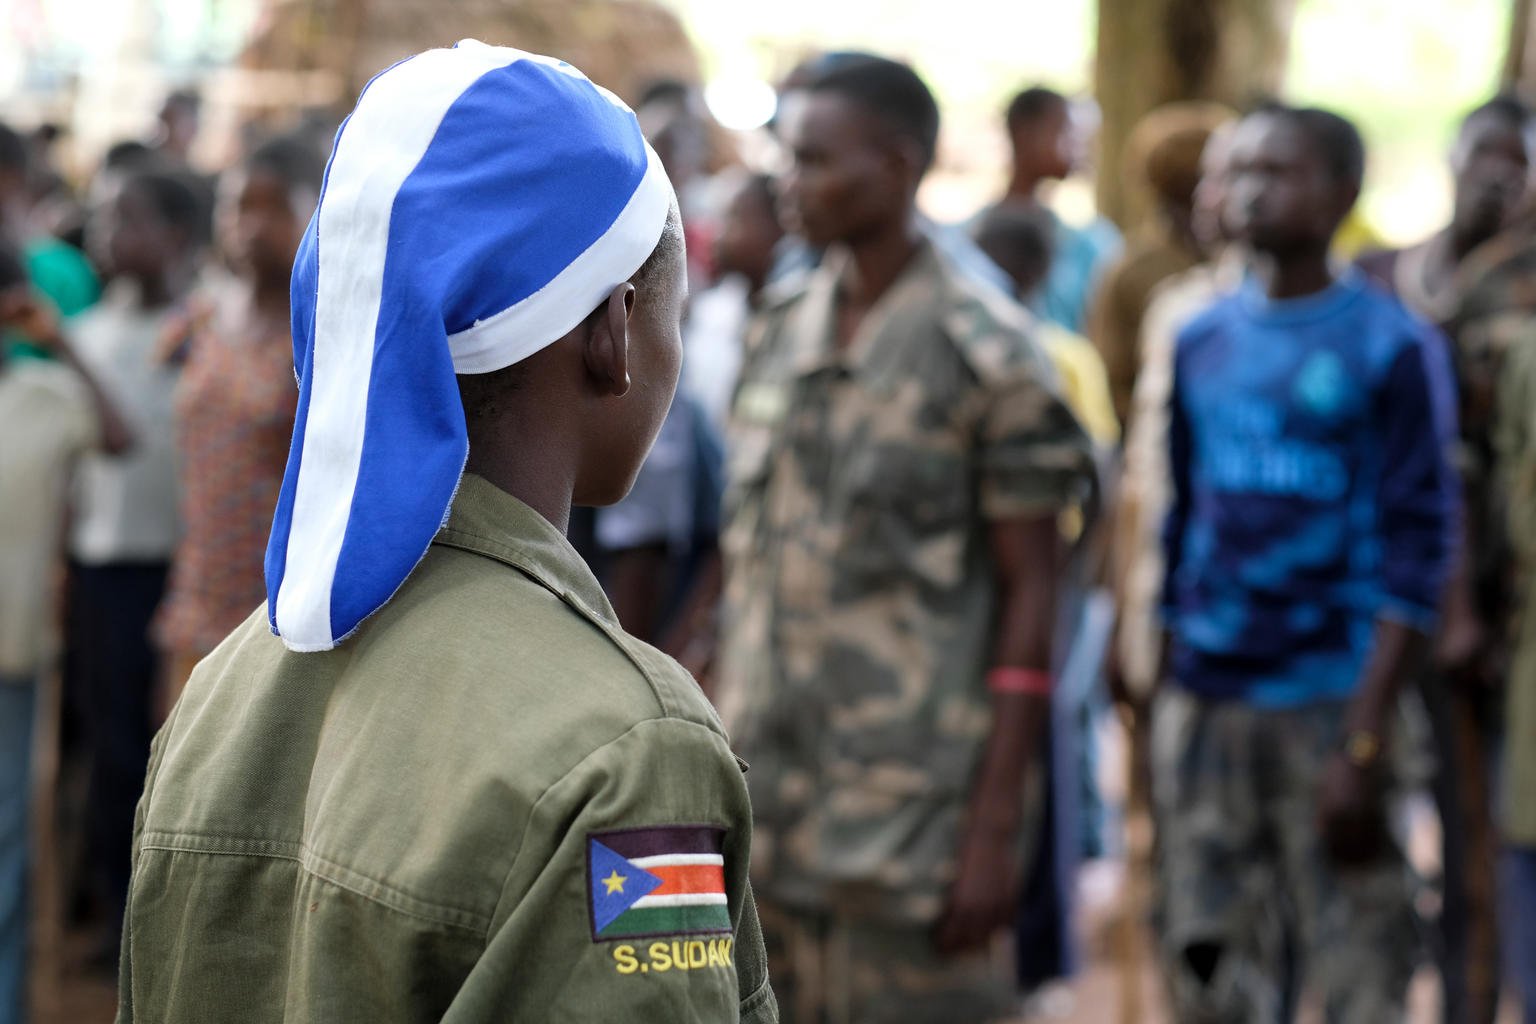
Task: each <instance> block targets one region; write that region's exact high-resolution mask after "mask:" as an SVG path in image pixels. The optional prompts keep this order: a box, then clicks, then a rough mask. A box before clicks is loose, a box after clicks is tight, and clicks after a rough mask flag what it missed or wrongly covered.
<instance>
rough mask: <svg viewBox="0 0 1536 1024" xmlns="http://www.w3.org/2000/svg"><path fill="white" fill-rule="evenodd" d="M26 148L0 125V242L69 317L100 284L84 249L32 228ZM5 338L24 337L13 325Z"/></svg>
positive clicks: (98, 291) (11, 340)
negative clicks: (14, 253)
mask: <svg viewBox="0 0 1536 1024" xmlns="http://www.w3.org/2000/svg"><path fill="white" fill-rule="evenodd" d="M28 149H29V147H28V146H27V143H26V140H24V139H23V138H22V137H21V136H20V135H18V134H16V132H14V131H12V130H11V129H10V128H9V127H7V126H6V125H3V124H0V241H4V242H5V243H6V244H9V245H11V246H14V247H15V248H16V249H17V250H19V252H20V253H21V258H22V263H23V265H24V267H25V269H26V272H27V278H28V280H30V281H31V282H32V288H33V290H34V291H36V292H37V293H39V294H40V295H41V296H42V297H43V298H45V299H47V300H48V301H49V302H50V303H52V304H53V306H54V308H55V309H57V310H58V312H59V314H60V315H61V316H64V317H72V316H74V315H76V314H77V313H80V312H82V311H83V310H85V309H88V308H89V307H90V306H91V304H92V303H94V302H95V301H96V299H97V297H98V296H99V295H100V294H101V285H100V283H99V282H98V280H97V278H96V272H95V271H94V270H93V269H91V264H90V261H89V260H87V259H86V258H85V254H84V253H82V252H81V251H80V250H79V249H76V248H75V247H74V246H72V245H68V244H66V243H65V242H61V241H59V240H58V239H57V238H53V237H51V236H49V235H44V234H39V233H38V232H37V231H36V230H35V225H34V217H33V207H32V203H33V198H34V196H33V192H32V163H31V156H30V154H29V152H28ZM5 340H6V344H8V345H12V346H14V345H16V344H18V343H22V342H25V341H26V338H25V337H24V336H23V335H22V334H20V333H19V330H18V329H16V328H11V329H10V330H8V331H7V336H6V339H5Z"/></svg>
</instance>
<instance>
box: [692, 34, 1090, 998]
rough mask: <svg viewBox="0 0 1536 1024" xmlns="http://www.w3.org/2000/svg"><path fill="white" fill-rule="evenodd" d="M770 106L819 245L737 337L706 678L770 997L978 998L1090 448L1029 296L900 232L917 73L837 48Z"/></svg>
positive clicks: (1010, 892)
mask: <svg viewBox="0 0 1536 1024" xmlns="http://www.w3.org/2000/svg"><path fill="white" fill-rule="evenodd" d="M782 120H783V125H784V133H785V139H786V142H787V143H788V144H789V146H790V148H791V149H792V150H793V153H794V157H795V164H794V168H793V170H792V171H791V172H790V174H789V175H788V177H787V179H786V180H785V182H784V195H785V203H786V213H787V215H788V218H789V220H790V222H791V227H792V228H794V229H796V230H797V231H798V232H799V233H801V234H802V235H804V236H805V237H806V238H807V240H808V241H810V242H811V243H812V244H813V245H817V246H826V247H829V248H828V253H827V256H826V258H825V259H824V261H823V263H822V265H821V267H820V268H819V269H818V270H817V271H816V272H815V273H814V274H813V275H812V276H811V277H810V278H809V280H808V281H807V282H805V283H803V284H802V285H801V286H799V287H795V288H790V289H787V290H785V291H782V292H781V293H780V294H779V295H778V296H777V297H776V299H773V300H770V301H769V303H768V304H767V306H766V308H765V311H764V314H763V316H762V318H761V320H760V321H759V322H758V324H757V325H756V327H755V329H754V333H753V336H752V337H751V338H750V339H749V353H748V357H747V365H746V368H745V373H744V376H743V380H742V383H741V386H740V390H739V391H738V395H737V401H736V405H735V410H734V423H733V432H734V436H733V437H732V453H731V460H732V467H731V468H732V488H731V492H730V495H729V496H728V500H727V515H728V519H729V522H728V528H727V532H726V537H725V549H726V558H727V565H728V570H727V571H728V580H727V587H726V598H727V616H728V618H727V625H726V635H725V643H724V650H723V653H722V662H721V679H720V682H721V687H722V689H721V706H722V711H723V713H724V716H725V718H726V720H727V722H728V723H729V728H731V730H732V732H733V735H734V736H735V737H736V740H737V742H738V744H739V747H740V750H741V751H742V754H743V756H744V757H746V759H747V760H749V761H750V762H751V763H752V765H753V768H752V771H751V772H750V773H749V774H748V776H747V778H748V784H749V787H750V789H751V794H752V799H753V804H754V814H755V818H756V825H755V828H756V831H755V844H754V854H755V856H754V868H753V870H754V877H755V879H756V880H757V881H756V885H757V886H758V890H759V892H760V893H761V899H762V902H763V907H764V909H763V922H764V928H765V930H766V933H767V937H768V943H769V951H770V958H771V959H772V961H773V969H774V972H775V973H774V978H775V987H776V988H777V989H778V990H779V992H780V1002H781V1007H782V1008H783V1013H784V1014H785V1017H784V1019H786V1020H793V1021H800V1022H807V1021H809V1022H816V1021H827V1022H834V1021H860V1022H879V1021H898V1020H899V1021H904V1022H910V1021H928V1020H933V1021H956V1020H965V1021H983V1020H988V1019H994V1018H997V1017H999V1016H1003V1015H1006V1014H1007V1013H1008V1012H1009V1011H1010V1009H1011V1008H1012V1004H1013V995H1012V991H1011V985H1010V983H1009V977H1008V976H1009V973H1010V971H1009V965H1008V964H1007V962H1006V960H1005V959H1002V958H997V957H993V956H990V955H989V950H988V945H989V943H990V942H991V940H992V939H994V938H995V937H996V936H997V935H998V934H999V932H1000V931H1001V930H1002V928H1003V927H1004V926H1006V925H1007V924H1008V923H1009V921H1010V918H1011V915H1012V913H1013V909H1014V907H1015V905H1016V895H1017V877H1016V876H1017V871H1018V866H1019V864H1020V863H1021V860H1022V850H1021V848H1020V847H1021V842H1020V841H1021V838H1022V837H1021V833H1022V827H1021V818H1022V805H1023V777H1024V770H1025V767H1026V765H1027V764H1028V761H1029V755H1030V753H1031V751H1032V750H1033V746H1034V742H1035V740H1036V739H1037V737H1038V735H1039V727H1040V725H1041V723H1042V721H1043V712H1044V709H1045V697H1046V696H1047V692H1046V691H1047V684H1048V682H1049V679H1048V677H1047V676H1046V675H1045V672H1044V669H1045V668H1046V666H1048V665H1049V664H1050V649H1049V648H1050V633H1051V627H1052V619H1053V603H1054V594H1053V586H1054V576H1055V572H1056V561H1055V556H1056V554H1057V550H1056V546H1057V543H1058V541H1057V537H1058V534H1057V530H1056V517H1057V514H1058V512H1059V511H1060V510H1061V509H1062V508H1063V507H1065V506H1067V505H1069V504H1071V503H1072V502H1073V501H1074V500H1075V499H1076V498H1078V497H1079V496H1080V495H1081V494H1082V492H1083V491H1084V489H1085V486H1086V484H1087V481H1088V480H1089V475H1090V473H1091V465H1092V457H1091V447H1090V443H1089V442H1088V440H1087V439H1086V437H1085V436H1084V434H1083V432H1082V430H1081V428H1080V427H1079V426H1078V424H1077V422H1076V420H1074V418H1073V417H1072V415H1071V413H1070V412H1068V411H1067V409H1066V408H1065V406H1064V405H1063V404H1062V402H1061V400H1060V399H1059V398H1058V397H1057V395H1056V393H1055V391H1054V390H1053V388H1054V385H1053V384H1051V383H1048V381H1050V376H1049V375H1050V371H1049V370H1048V369H1047V368H1046V365H1045V363H1044V361H1043V358H1042V356H1041V355H1040V354H1039V351H1038V350H1037V349H1036V348H1035V347H1034V346H1033V345H1032V344H1031V343H1030V341H1029V339H1028V335H1027V330H1028V322H1027V319H1026V317H1025V315H1024V314H1023V313H1022V312H1021V311H1020V310H1019V308H1018V307H1016V306H1014V305H1013V304H1011V303H1010V302H1008V301H1007V300H1006V299H1005V298H1004V297H1003V296H1002V295H1001V293H998V292H994V291H991V290H989V289H986V288H985V287H984V286H982V285H980V284H977V283H974V279H973V278H971V277H969V276H967V275H966V274H965V273H963V272H961V271H958V270H957V269H956V268H955V267H954V265H953V264H952V263H951V262H950V261H949V259H948V258H947V257H945V256H944V255H943V254H942V253H941V252H940V251H939V250H938V249H937V248H936V247H935V246H934V245H932V244H931V243H930V242H929V241H928V240H927V239H926V238H925V237H924V236H923V234H922V232H921V230H920V229H919V228H917V227H916V226H915V221H914V196H915V192H916V187H917V183H918V181H919V180H920V179H921V177H922V174H923V172H924V171H925V170H926V168H927V166H928V164H929V162H930V161H931V159H932V155H933V147H934V142H935V138H936V135H937V129H938V111H937V108H936V107H935V105H934V103H933V99H932V97H931V95H930V94H929V93H928V91H927V88H926V87H925V86H924V85H923V83H922V82H921V80H920V79H918V78H917V76H916V75H915V74H913V72H912V71H911V69H909V68H907V67H906V66H904V65H900V64H896V63H893V62H890V61H886V60H883V59H879V58H873V57H865V58H861V59H859V60H857V61H851V62H848V63H845V64H842V65H839V66H838V67H837V68H835V69H834V70H832V71H830V72H827V73H825V74H823V75H822V76H821V77H819V78H818V79H817V80H816V81H814V82H812V83H811V84H810V85H809V86H808V87H807V88H806V89H805V90H804V92H802V93H800V94H798V95H797V97H796V100H795V102H794V104H793V105H790V107H789V109H787V110H786V111H785V112H784V117H783V119H782Z"/></svg>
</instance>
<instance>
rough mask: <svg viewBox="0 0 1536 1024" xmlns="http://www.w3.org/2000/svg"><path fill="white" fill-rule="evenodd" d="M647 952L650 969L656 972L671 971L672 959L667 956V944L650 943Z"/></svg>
mask: <svg viewBox="0 0 1536 1024" xmlns="http://www.w3.org/2000/svg"><path fill="white" fill-rule="evenodd" d="M649 952H650V956H651V967H652V968H654V969H655V970H658V971H670V970H671V969H672V958H671V957H670V956H668V955H667V944H666V943H665V942H653V943H651V948H650V951H649Z"/></svg>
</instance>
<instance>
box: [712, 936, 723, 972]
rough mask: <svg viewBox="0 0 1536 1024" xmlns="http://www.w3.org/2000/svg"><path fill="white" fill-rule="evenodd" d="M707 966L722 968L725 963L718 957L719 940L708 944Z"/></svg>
mask: <svg viewBox="0 0 1536 1024" xmlns="http://www.w3.org/2000/svg"><path fill="white" fill-rule="evenodd" d="M709 966H711V967H724V966H725V961H724V960H723V959H721V957H720V940H719V939H715V940H713V941H711V942H710V944H709Z"/></svg>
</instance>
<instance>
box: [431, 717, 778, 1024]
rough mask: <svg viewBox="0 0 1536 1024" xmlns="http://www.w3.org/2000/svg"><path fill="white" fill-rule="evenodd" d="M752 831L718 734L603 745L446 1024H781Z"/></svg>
mask: <svg viewBox="0 0 1536 1024" xmlns="http://www.w3.org/2000/svg"><path fill="white" fill-rule="evenodd" d="M750 832H751V811H750V807H749V805H748V802H747V793H746V786H745V782H744V780H743V779H742V777H741V770H740V768H739V766H738V763H737V761H736V760H735V758H734V757H733V756H732V754H731V752H730V750H729V748H728V747H727V746H726V743H725V740H724V738H723V737H722V736H721V735H720V734H719V733H718V732H716V731H715V730H713V729H710V728H708V727H707V726H704V725H702V724H697V723H693V722H688V721H683V720H680V719H671V718H667V719H653V720H649V721H645V722H641V723H639V724H638V725H636V726H634V727H633V728H632V729H631V730H630V731H628V732H627V733H625V734H624V735H623V736H621V737H619V738H618V739H616V740H614V741H613V742H611V743H608V744H606V745H605V746H603V747H600V748H598V749H597V750H596V751H594V752H593V753H592V754H591V755H589V756H588V757H587V758H585V759H584V760H583V761H582V762H581V763H580V764H579V765H578V766H577V767H576V768H575V769H573V770H572V771H571V772H569V773H568V774H567V775H565V776H564V777H562V778H561V779H560V780H559V781H558V782H557V783H555V784H554V785H553V786H551V787H550V788H549V789H548V790H547V791H545V792H544V794H543V795H542V796H541V797H540V798H539V799H538V801H537V803H536V804H535V806H534V809H533V812H532V816H531V817H530V819H529V825H528V827H527V829H526V830H525V838H524V839H523V841H522V846H521V848H520V849H519V850H518V852H517V854H516V856H515V858H514V860H513V865H512V868H511V870H510V872H509V873H508V876H507V879H506V882H505V884H504V887H503V892H502V899H501V901H500V903H499V905H498V907H497V911H496V913H495V915H494V917H493V920H492V923H491V926H490V929H489V931H488V933H487V936H486V944H485V950H484V953H483V955H482V956H481V958H480V959H479V961H478V962H477V963H476V965H475V966H474V968H473V969H472V970H471V972H470V975H469V977H468V978H467V979H466V980H465V983H464V985H463V986H462V987H461V989H460V991H459V993H458V996H457V997H456V998H455V1000H454V1002H453V1004H452V1006H450V1007H449V1010H448V1012H447V1013H446V1014H445V1015H444V1017H443V1022H444V1024H481V1022H487V1024H488V1022H491V1021H497V1022H502V1021H530V1022H532V1021H541V1022H542V1021H582V1022H597V1021H613V1022H620V1021H623V1022H652V1021H654V1022H658V1024H659V1022H663V1021H665V1022H668V1024H672V1022H677V1024H691V1022H698V1024H705V1022H708V1024H715V1022H725V1021H737V1020H747V1021H753V1022H763V1024H770V1022H773V1021H776V1020H777V1019H778V1015H777V1010H776V1008H775V1005H774V1001H773V996H772V992H771V990H770V989H769V988H768V981H767V974H766V969H765V968H764V966H763V965H764V963H765V955H764V953H763V949H762V937H761V932H760V929H759V928H758V925H757V915H756V910H755V909H754V906H753V903H752V900H751V895H750V891H749V888H748V883H747V867H748V858H749V857H750Z"/></svg>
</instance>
